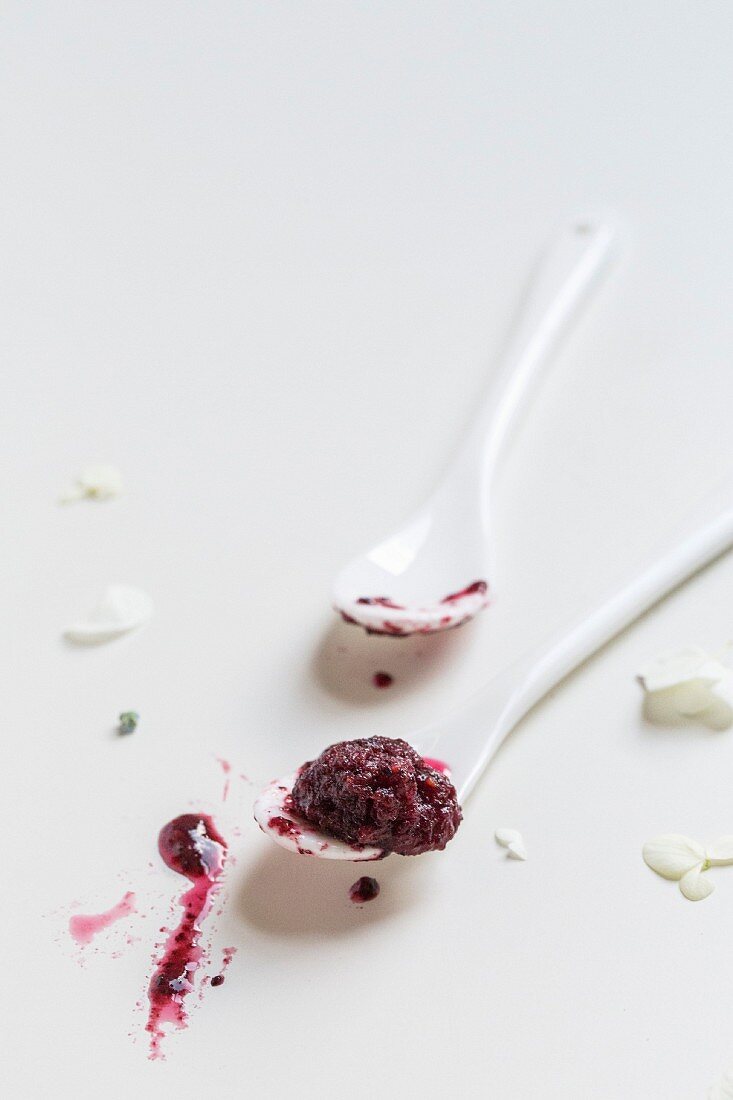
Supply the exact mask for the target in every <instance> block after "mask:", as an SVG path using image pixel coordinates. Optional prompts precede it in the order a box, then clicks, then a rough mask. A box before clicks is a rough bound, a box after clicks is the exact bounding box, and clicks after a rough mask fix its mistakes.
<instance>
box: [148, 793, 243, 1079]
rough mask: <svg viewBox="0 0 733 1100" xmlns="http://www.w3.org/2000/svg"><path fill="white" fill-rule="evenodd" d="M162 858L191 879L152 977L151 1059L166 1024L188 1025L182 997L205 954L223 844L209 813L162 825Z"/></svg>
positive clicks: (184, 816) (223, 855)
mask: <svg viewBox="0 0 733 1100" xmlns="http://www.w3.org/2000/svg"><path fill="white" fill-rule="evenodd" d="M158 851H159V852H160V855H161V858H162V860H163V862H164V863H165V864H166V865H167V866H168V867H170V868H171V870H173V871H177V872H178V873H179V874H180V875H185V876H186V878H188V879H190V881H191V882H192V883H193V885H192V887H191V889H190V890H187V891H186V893H185V894H184V895H183V897H182V898H181V905H182V907H183V916H182V917H181V920H180V922H179V924H178V927H177V928H175V929H174V930H173V931H172V932H171V933H170V935H169V936H168V939H167V940H166V942H165V945H164V947H163V955H162V957H161V959H160V961H159V962H158V964H157V966H156V968H155V972H154V973H153V976H152V978H151V980H150V986H149V989H148V999H149V1001H150V1012H149V1015H148V1022H147V1024H146V1028H145V1029H146V1031H148V1032H149V1033H150V1057H151V1058H159V1057H161V1050H160V1044H161V1040H162V1039H163V1036H164V1034H165V1032H164V1030H163V1025H164V1024H173V1025H174V1026H175V1027H178V1028H182V1027H185V1026H186V1022H187V1019H188V1015H187V1013H186V1009H185V997H186V995H187V994H188V993H190V992H191V991H192V989H193V988H194V978H195V975H196V971H197V970H198V968H199V966H200V964H201V960H202V958H203V955H204V950H203V948H202V946H201V942H200V941H201V924H202V923H203V921H204V920H205V918H206V916H207V915H208V913H209V911H210V909H211V905H212V902H213V899H214V895H215V893H216V891H217V890H218V888H219V880H220V878H221V874H222V871H223V869H224V861H225V859H226V851H227V844H226V841H225V840H224V838H223V837H222V836H220V834H219V832H218V831H217V829H216V826H215V825H214V822H213V821H212V819H211V818H210V817H209V816H208V815H207V814H181V816H180V817H176V818H174V819H173V821H169V822H168V824H167V825H164V826H163V828H162V829H161V831H160V835H159V837H158Z"/></svg>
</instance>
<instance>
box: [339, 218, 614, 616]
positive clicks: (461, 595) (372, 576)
mask: <svg viewBox="0 0 733 1100" xmlns="http://www.w3.org/2000/svg"><path fill="white" fill-rule="evenodd" d="M613 239H614V231H613V229H612V227H611V225H610V224H609V223H608V222H606V221H601V220H593V219H587V218H577V219H575V220H573V221H571V222H569V223H568V224H567V225H565V226H563V227H562V229H561V230H560V231H559V233H558V234H557V236H556V237H555V239H554V241H553V242H552V244H551V246H550V248H549V250H548V251H547V253H546V254H545V256H544V257H543V259H542V260H541V262H540V264H539V267H538V270H537V272H536V274H535V277H534V279H533V281H532V283H531V286H530V288H529V293H528V295H527V299H526V301H525V303H524V308H523V310H522V312H521V315H520V317H519V320H518V323H517V325H516V327H515V330H514V333H513V336H512V339H511V340H510V343H509V345H508V347H507V349H506V351H505V353H504V358H503V361H502V363H501V365H500V369H499V370H498V371H497V372H496V373H495V375H494V377H493V380H492V385H491V387H490V389H489V392H488V394H487V395H486V397H485V399H484V402H483V404H482V406H481V408H480V409H479V412H478V414H477V416H476V419H475V422H474V425H473V427H472V428H471V430H470V431H469V433H468V435H467V437H466V439H465V441H464V443H463V445H462V447H461V449H460V451H459V452H458V454H457V455H456V457H455V458H454V461H453V462H452V464H451V466H450V468H449V469H448V471H447V472H446V473H445V474H444V476H443V478H442V480H441V482H440V483H439V485H438V487H437V488H436V490H435V492H434V493H433V494H432V496H431V497H430V499H429V500H428V501H427V502H426V504H425V505H424V506H423V508H421V509H420V511H419V512H417V513H416V514H415V515H414V516H413V517H412V518H411V519H410V520H409V521H408V522H407V523H405V524H404V526H402V527H401V528H400V529H399V530H397V531H395V532H394V533H393V534H391V535H390V536H389V537H388V538H386V539H383V540H382V541H381V542H379V543H378V544H377V545H376V546H374V547H372V549H370V550H368V551H367V552H366V553H365V554H362V555H361V556H359V557H358V558H355V559H354V560H353V561H352V562H350V563H349V564H348V565H347V566H346V567H345V568H344V569H343V570H342V571H341V573H340V574H339V575H338V577H337V578H336V581H335V583H334V587H333V598H332V602H333V605H334V607H335V609H336V610H337V611H338V612H339V613H340V614H341V616H342V617H343V619H344V620H345V621H346V622H348V623H353V624H356V625H359V626H361V627H363V628H364V629H365V630H366V631H368V632H369V633H371V634H387V635H391V636H394V637H405V636H406V635H408V634H432V633H435V632H436V631H439V630H449V629H451V628H453V627H456V626H460V625H461V624H462V623H465V622H468V620H469V619H472V618H473V617H474V616H475V615H477V614H478V613H479V612H480V611H482V610H483V609H484V608H485V607H487V606H488V604H489V603H490V602H491V597H492V593H493V587H494V583H495V582H494V575H495V570H494V561H493V558H494V554H493V525H492V523H491V515H490V501H491V492H492V487H493V482H494V477H495V474H496V470H497V466H498V462H499V459H500V457H501V455H502V454H503V452H504V447H505V444H506V442H507V440H508V438H509V435H510V431H511V429H512V428H513V427H514V425H515V424H516V422H517V420H518V417H519V413H520V411H521V409H522V408H523V407H524V406H525V405H526V403H527V401H528V399H529V397H530V396H531V394H532V392H533V391H534V390H535V389H536V387H537V384H538V383H539V381H540V379H541V377H542V375H543V372H544V369H545V368H546V367H547V366H548V365H549V363H550V362H551V359H552V352H553V351H554V349H555V347H556V345H557V342H558V340H559V338H560V336H561V335H562V333H563V332H564V331H565V330H566V329H567V327H568V326H569V324H570V322H571V320H572V319H573V318H574V317H575V316H576V315H577V314H578V313H579V312H580V308H581V306H582V305H583V303H584V302H585V301H586V299H587V297H588V292H589V290H590V289H591V287H592V286H593V285H594V284H595V283H596V281H597V277H598V275H599V274H600V273H601V271H603V269H604V268H605V266H606V261H607V260H608V258H609V256H610V253H611V245H612V242H613Z"/></svg>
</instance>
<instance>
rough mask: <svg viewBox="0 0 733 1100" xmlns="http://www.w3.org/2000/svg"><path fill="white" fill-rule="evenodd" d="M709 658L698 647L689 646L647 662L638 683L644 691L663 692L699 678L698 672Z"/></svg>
mask: <svg viewBox="0 0 733 1100" xmlns="http://www.w3.org/2000/svg"><path fill="white" fill-rule="evenodd" d="M709 660H710V658H709V657H708V655H707V653H705V651H704V650H703V649H700V648H699V646H691V647H690V648H689V649H683V650H681V651H680V652H679V653H669V654H666V655H665V656H663V657H657V658H656V660H654V661H649V663H648V664H646V665H645V666H644V668H642V669H641V671H640V672H639V676H638V679H639V682H640V683H641V686H642V687H643V688H644V690H645V691H663V690H664V689H665V688H670V687H676V686H677V685H678V684H684V683H686V682H687V681H688V680H695V679H697V678H698V677H699V675H700V672H699V670H700V669H701V668H702V667H703V666H704V665H706V664H707V663H708V662H709Z"/></svg>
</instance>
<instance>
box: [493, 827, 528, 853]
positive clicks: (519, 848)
mask: <svg viewBox="0 0 733 1100" xmlns="http://www.w3.org/2000/svg"><path fill="white" fill-rule="evenodd" d="M494 837H495V839H496V842H497V844H501V846H502V848H506V849H507V853H508V855H510V856H511V857H512V859H526V858H527V849H526V848H525V846H524V838H523V837H522V834H521V833H520V832H518V830H517V829H497V830H496V832H495V833H494Z"/></svg>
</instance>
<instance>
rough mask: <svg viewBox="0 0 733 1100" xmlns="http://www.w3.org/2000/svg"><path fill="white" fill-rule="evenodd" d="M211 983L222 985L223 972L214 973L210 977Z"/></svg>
mask: <svg viewBox="0 0 733 1100" xmlns="http://www.w3.org/2000/svg"><path fill="white" fill-rule="evenodd" d="M211 984H212V985H213V986H217V985H224V975H223V974H215V975H214V977H213V978H212V979H211Z"/></svg>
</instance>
